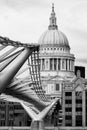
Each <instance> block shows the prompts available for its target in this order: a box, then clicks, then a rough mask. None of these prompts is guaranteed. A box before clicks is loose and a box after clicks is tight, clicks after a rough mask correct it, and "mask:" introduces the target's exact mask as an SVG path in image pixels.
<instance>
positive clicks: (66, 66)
mask: <svg viewBox="0 0 87 130" xmlns="http://www.w3.org/2000/svg"><path fill="white" fill-rule="evenodd" d="M66 70H67V59H66Z"/></svg>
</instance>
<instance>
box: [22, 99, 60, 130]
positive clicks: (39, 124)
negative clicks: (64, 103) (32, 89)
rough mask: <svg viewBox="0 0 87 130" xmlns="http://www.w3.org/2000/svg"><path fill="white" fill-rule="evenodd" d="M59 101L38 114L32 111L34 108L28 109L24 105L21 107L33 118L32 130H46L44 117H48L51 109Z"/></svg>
mask: <svg viewBox="0 0 87 130" xmlns="http://www.w3.org/2000/svg"><path fill="white" fill-rule="evenodd" d="M57 101H58V99H55V100H54V101H53V102H52V103H51V104H49V105H48V106H47V107H46V108H45V109H44V110H42V111H41V112H38V113H36V112H35V111H33V110H32V108H30V107H27V106H26V105H24V104H23V103H21V105H22V106H23V108H24V109H25V110H26V112H27V113H28V115H29V116H30V117H31V118H32V123H31V130H44V129H45V128H44V121H43V119H44V117H45V116H46V115H47V113H48V112H49V111H50V109H51V108H52V107H53V106H54V104H55V103H56V102H57Z"/></svg>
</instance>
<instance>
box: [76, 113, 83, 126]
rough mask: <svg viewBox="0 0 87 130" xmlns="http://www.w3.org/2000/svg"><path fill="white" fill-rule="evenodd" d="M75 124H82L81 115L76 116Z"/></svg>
mask: <svg viewBox="0 0 87 130" xmlns="http://www.w3.org/2000/svg"><path fill="white" fill-rule="evenodd" d="M76 126H82V115H77V116H76Z"/></svg>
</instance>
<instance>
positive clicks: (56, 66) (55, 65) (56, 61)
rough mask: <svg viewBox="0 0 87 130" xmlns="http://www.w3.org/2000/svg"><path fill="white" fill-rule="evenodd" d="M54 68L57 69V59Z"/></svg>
mask: <svg viewBox="0 0 87 130" xmlns="http://www.w3.org/2000/svg"><path fill="white" fill-rule="evenodd" d="M54 70H57V59H54Z"/></svg>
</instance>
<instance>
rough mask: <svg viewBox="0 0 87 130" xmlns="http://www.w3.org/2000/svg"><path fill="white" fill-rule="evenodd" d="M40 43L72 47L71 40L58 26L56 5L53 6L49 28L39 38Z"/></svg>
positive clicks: (42, 44)
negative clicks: (69, 40)
mask: <svg viewBox="0 0 87 130" xmlns="http://www.w3.org/2000/svg"><path fill="white" fill-rule="evenodd" d="M38 43H39V44H40V45H41V46H45V45H50V46H55V45H56V46H58V47H67V48H69V49H70V46H69V42H68V39H67V37H66V36H65V34H64V33H63V32H61V31H59V29H58V26H57V24H56V17H55V12H54V5H53V6H52V13H51V17H50V25H49V26H48V30H47V31H45V32H44V33H43V34H42V35H41V37H40V38H39V41H38Z"/></svg>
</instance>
